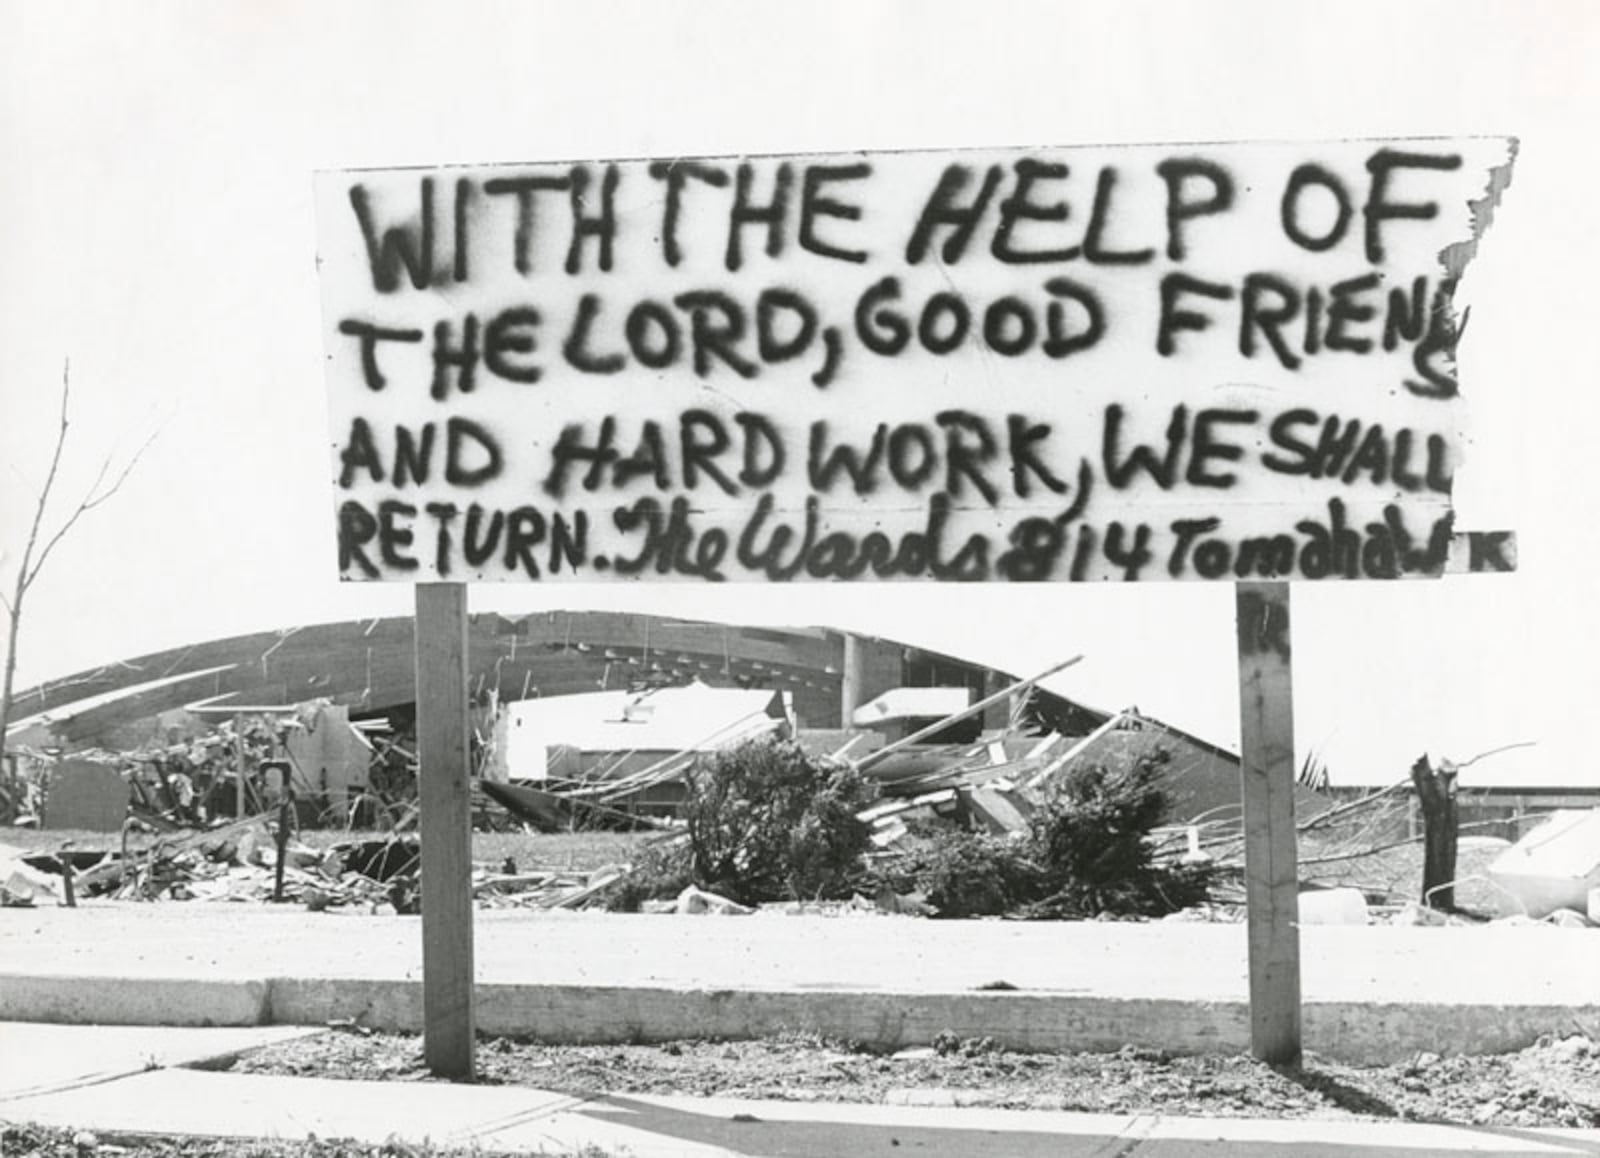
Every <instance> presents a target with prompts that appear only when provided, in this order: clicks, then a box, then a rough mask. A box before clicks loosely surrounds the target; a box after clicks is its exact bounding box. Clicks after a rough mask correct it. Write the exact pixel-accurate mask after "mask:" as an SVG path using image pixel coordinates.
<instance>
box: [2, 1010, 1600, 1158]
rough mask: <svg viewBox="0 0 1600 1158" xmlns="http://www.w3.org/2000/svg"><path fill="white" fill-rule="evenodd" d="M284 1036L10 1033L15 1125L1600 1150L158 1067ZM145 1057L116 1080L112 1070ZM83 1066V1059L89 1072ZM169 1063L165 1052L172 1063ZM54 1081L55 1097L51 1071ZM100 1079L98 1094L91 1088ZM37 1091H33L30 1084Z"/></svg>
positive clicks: (1155, 1154) (840, 1144)
mask: <svg viewBox="0 0 1600 1158" xmlns="http://www.w3.org/2000/svg"><path fill="white" fill-rule="evenodd" d="M273 1035H281V1031H275V1030H270V1029H256V1030H216V1029H188V1030H170V1029H169V1030H154V1031H147V1030H127V1029H122V1030H111V1031H108V1030H104V1029H99V1028H90V1027H80V1026H65V1027H64V1026H51V1027H40V1026H17V1025H7V1024H0V1057H4V1058H7V1059H16V1058H26V1059H31V1062H30V1061H24V1062H22V1063H20V1064H19V1063H17V1062H15V1061H14V1060H12V1061H8V1062H7V1065H6V1067H5V1068H0V1120H5V1121H11V1122H18V1123H32V1124H38V1125H48V1126H58V1127H64V1128H71V1129H74V1130H82V1129H86V1130H90V1131H93V1132H95V1133H97V1134H102V1135H110V1136H112V1137H115V1136H118V1135H128V1134H185V1135H193V1136H202V1137H247V1138H277V1139H300V1138H309V1137H313V1136H315V1137H317V1138H322V1139H342V1138H348V1139H353V1140H356V1141H359V1142H364V1143H373V1144H376V1143H383V1142H386V1141H389V1140H391V1139H397V1140H400V1141H403V1142H406V1143H410V1144H421V1143H432V1144H434V1145H438V1146H446V1147H462V1148H470V1149H475V1150H477V1151H480V1152H483V1151H511V1152H521V1153H535V1154H565V1153H577V1152H584V1153H588V1152H589V1151H588V1150H587V1149H586V1148H588V1147H598V1148H599V1149H600V1150H601V1151H602V1152H603V1153H606V1154H616V1155H623V1154H626V1155H630V1156H632V1158H737V1156H750V1158H756V1156H761V1158H788V1156H791V1155H793V1156H802V1155H803V1156H806V1158H816V1156H819V1155H846V1154H848V1155H856V1154H889V1153H891V1152H893V1153H917V1154H921V1155H927V1156H929V1158H971V1155H974V1154H986V1155H987V1154H994V1155H1010V1156H1016V1158H1035V1156H1037V1158H1045V1156H1047V1155H1048V1156H1050V1158H1074V1156H1080V1155H1081V1156H1088V1155H1100V1156H1106V1155H1116V1156H1118V1158H1191V1156H1200V1155H1204V1156H1213V1155H1215V1156H1221V1155H1245V1156H1246V1158H1254V1156H1261V1158H1266V1156H1268V1155H1310V1156H1318V1155H1322V1156H1326V1158H1360V1156H1361V1155H1369V1154H1370V1155H1379V1154H1416V1155H1425V1154H1432V1155H1453V1154H1475V1155H1508V1156H1509V1155H1518V1156H1526V1155H1589V1156H1593V1155H1600V1130H1506V1129H1490V1128H1467V1127H1453V1126H1432V1125H1417V1124H1410V1123H1390V1122H1349V1121H1285V1122H1275V1121H1265V1120H1260V1119H1226V1118H1217V1119H1200V1118H1170V1117H1161V1116H1155V1115H1102V1114H1071V1113H1062V1112H1058V1111H1037V1112H1033V1111H1012V1110H979V1109H945V1108H910V1107H889V1106H857V1105H836V1104H823V1103H796V1102H773V1101H742V1100H737V1099H730V1098H689V1097H647V1096H609V1097H601V1098H592V1099H579V1098H573V1097H568V1096H566V1095H562V1094H558V1093H551V1092H548V1091H543V1090H536V1089H526V1088H521V1087H508V1086H472V1085H449V1084H445V1083H416V1082H342V1081H331V1080H320V1079H310V1078H289V1077H265V1076H257V1075H246V1074H233V1073H227V1072H197V1071H195V1070H189V1069H169V1068H147V1066H150V1065H158V1064H172V1063H174V1062H182V1063H184V1064H191V1065H192V1064H202V1063H204V1062H206V1060H207V1059H213V1058H216V1057H228V1056H233V1055H236V1054H237V1053H239V1052H240V1051H241V1050H243V1049H248V1048H251V1047H252V1045H254V1044H266V1042H267V1041H269V1040H272V1039H273ZM116 1057H122V1058H125V1059H133V1058H142V1059H144V1060H143V1061H142V1062H141V1064H140V1069H139V1072H133V1073H128V1074H125V1075H123V1076H116V1075H110V1076H107V1075H108V1071H107V1068H106V1062H107V1060H108V1059H111V1058H116ZM74 1059H77V1060H76V1065H75V1064H74ZM159 1059H166V1060H165V1061H164V1062H162V1061H160V1060H159ZM30 1071H31V1072H32V1073H34V1074H35V1075H36V1074H37V1073H40V1072H49V1073H51V1074H53V1075H54V1082H53V1084H52V1085H50V1088H41V1085H40V1083H39V1081H38V1080H37V1078H36V1077H23V1076H21V1075H23V1074H24V1073H26V1072H30ZM96 1081H97V1084H93V1085H90V1084H89V1083H90V1082H96ZM24 1082H25V1083H27V1084H23V1083H24Z"/></svg>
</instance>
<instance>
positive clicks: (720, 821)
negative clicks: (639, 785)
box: [684, 739, 871, 904]
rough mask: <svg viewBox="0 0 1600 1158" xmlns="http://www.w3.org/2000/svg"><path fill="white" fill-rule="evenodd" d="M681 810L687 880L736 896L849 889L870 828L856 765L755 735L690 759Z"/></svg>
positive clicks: (779, 896) (755, 899)
mask: <svg viewBox="0 0 1600 1158" xmlns="http://www.w3.org/2000/svg"><path fill="white" fill-rule="evenodd" d="M687 786H688V797H687V799H686V800H685V802H684V819H685V820H686V821H687V822H688V830H689V854H688V856H689V859H688V865H689V871H690V873H691V874H692V876H693V878H694V883H695V884H697V885H699V886H700V887H701V888H703V889H708V890H710V891H711V892H715V893H719V894H721V895H722V896H725V897H728V898H729V899H731V900H735V901H738V902H740V903H742V904H757V903H760V902H762V901H778V900H787V899H791V898H797V897H805V898H810V897H836V896H841V895H848V894H849V892H850V890H851V886H852V885H853V884H854V883H855V882H856V880H857V879H858V878H859V876H860V873H861V856H862V854H863V853H864V852H866V850H867V848H868V847H869V846H870V844H871V840H870V835H871V828H870V827H869V826H868V825H867V824H866V823H865V822H863V821H861V820H859V819H857V816H856V814H857V813H858V812H860V811H861V809H863V808H864V807H866V805H867V804H868V803H869V802H870V795H871V794H870V790H869V789H868V787H867V786H866V784H865V783H864V782H863V781H862V779H861V777H860V775H859V774H858V773H856V772H855V771H854V769H851V768H848V767H846V766H843V765H837V764H833V763H830V762H827V761H823V760H819V759H815V758H813V757H811V756H808V755H807V754H806V753H805V751H804V750H802V749H801V747H800V746H799V745H798V744H796V743H794V742H793V741H789V740H773V739H760V740H754V741H750V742H748V743H745V744H740V745H738V746H737V747H733V748H729V749H725V750H723V751H720V752H717V753H714V754H713V755H711V756H709V757H706V758H703V759H701V760H699V761H696V763H695V764H694V766H693V767H692V768H691V769H690V771H689V773H688V776H687Z"/></svg>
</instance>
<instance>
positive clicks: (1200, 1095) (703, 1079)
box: [233, 1030, 1600, 1127]
mask: <svg viewBox="0 0 1600 1158" xmlns="http://www.w3.org/2000/svg"><path fill="white" fill-rule="evenodd" d="M477 1059H478V1069H479V1080H480V1081H483V1082H490V1083H495V1084H505V1085H526V1086H536V1087H539V1088H541V1089H548V1090H556V1091H560V1092H564V1093H569V1094H573V1095H578V1096H583V1095H591V1094H600V1093H612V1094H687V1095H700V1096H712V1095H718V1096H725V1097H740V1098H775V1099H782V1100H787V1101H837V1102H858V1103H876V1104H894V1103H900V1104H918V1105H960V1106H986V1107H991V1108H1000V1109H1035V1110H1039V1109H1043V1110H1076V1111H1085V1112H1100V1113H1163V1114H1176V1115H1187V1116H1197V1117H1256V1118H1318V1119H1329V1118H1358V1119H1391V1120H1406V1121H1421V1122H1440V1123H1459V1124H1473V1125H1493V1126H1519V1127H1520V1126H1586V1127H1600V1043H1596V1042H1594V1041H1591V1040H1590V1039H1589V1038H1586V1037H1570V1038H1566V1039H1564V1040H1550V1041H1543V1042H1540V1043H1539V1044H1538V1045H1535V1046H1533V1047H1532V1048H1529V1049H1527V1050H1524V1051H1522V1052H1521V1053H1517V1054H1508V1055H1503V1056H1492V1057H1440V1056H1438V1055H1436V1054H1422V1055H1419V1056H1417V1057H1415V1058H1413V1059H1411V1060H1409V1061H1407V1062H1405V1063H1402V1064H1398V1065H1391V1066H1382V1067H1355V1066H1347V1065H1340V1064H1338V1063H1335V1062H1331V1061H1326V1060H1323V1059H1320V1058H1315V1057H1311V1058H1308V1059H1307V1060H1306V1062H1305V1063H1304V1064H1303V1065H1302V1066H1301V1067H1298V1068H1274V1067H1271V1066H1268V1065H1265V1064H1264V1063H1261V1062H1258V1061H1255V1060H1254V1059H1252V1058H1249V1057H1246V1056H1215V1055H1207V1056H1196V1057H1171V1056H1168V1055H1166V1054H1163V1053H1157V1052H1151V1051H1146V1050H1136V1049H1133V1048H1131V1047H1129V1048H1125V1049H1123V1050H1121V1051H1120V1052H1118V1053H1110V1054H1091V1053H1083V1054H1021V1053H1010V1052H1006V1051H1002V1050H998V1049H995V1048H993V1047H992V1045H990V1043H988V1042H987V1041H985V1040H965V1041H962V1040H956V1039H953V1038H951V1039H948V1040H942V1041H940V1042H939V1043H938V1045H937V1046H936V1047H934V1048H928V1049H919V1050H906V1051H902V1052H900V1053H898V1054H893V1055H882V1054H874V1053H869V1052H866V1051H863V1050H859V1049H855V1048H852V1047H850V1046H849V1045H846V1044H841V1043H836V1042H827V1041H821V1040H818V1039H816V1038H812V1037H798V1036H786V1037H782V1038H776V1039H769V1040H761V1041H741V1042H705V1041H693V1042H690V1041H686V1042H674V1043H668V1044H665V1045H659V1046H643V1045H639V1046H550V1045H540V1044H537V1043H532V1042H521V1041H514V1040H510V1039H506V1038H494V1039H485V1040H484V1041H483V1042H482V1043H481V1044H480V1046H479V1048H478V1051H477ZM233 1068H234V1069H235V1070H236V1071H238V1072H248V1073H270V1074H287V1075H296V1074H297V1075H304V1076H316V1077H337V1078H350V1079H356V1080H367V1081H428V1080H431V1078H430V1076H429V1075H428V1073H427V1070H426V1068H425V1067H424V1065H423V1063H422V1043H421V1039H420V1038H419V1037H417V1036H415V1035H404V1034H400V1035H392V1034H377V1033H365V1032H360V1031H355V1030H335V1031H330V1032H328V1033H324V1034H319V1035H317V1036H314V1037H310V1038H303V1039H300V1040H297V1041H293V1042H286V1043H283V1044H281V1045H275V1046H271V1047H268V1048H266V1049H263V1050H260V1051H257V1052H255V1053H252V1054H249V1055H247V1056H245V1057H244V1058H241V1059H240V1060H239V1061H238V1062H236V1063H235V1065H234V1067H233Z"/></svg>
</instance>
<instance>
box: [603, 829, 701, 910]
mask: <svg viewBox="0 0 1600 1158" xmlns="http://www.w3.org/2000/svg"><path fill="white" fill-rule="evenodd" d="M693 883H694V874H693V873H691V872H690V871H689V849H688V847H687V846H686V845H684V844H682V843H678V842H673V843H671V844H658V845H651V846H649V847H647V848H645V849H644V851H643V852H642V853H641V854H640V855H639V856H638V857H636V858H635V859H634V863H633V871H632V872H630V873H629V874H628V875H627V876H625V877H623V878H622V879H621V880H619V881H618V882H617V883H616V884H614V885H612V886H611V888H610V889H609V890H607V892H606V894H605V898H606V908H608V909H610V910H612V911H613V912H617V913H637V912H638V911H639V909H640V908H641V907H642V906H643V905H644V902H646V901H654V900H658V899H660V898H663V897H675V896H677V895H678V894H679V893H681V892H683V890H684V889H685V888H686V887H688V886H689V885H691V884H693Z"/></svg>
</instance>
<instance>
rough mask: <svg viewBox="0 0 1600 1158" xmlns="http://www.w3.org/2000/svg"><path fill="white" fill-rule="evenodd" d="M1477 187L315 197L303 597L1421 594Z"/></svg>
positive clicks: (1027, 180)
mask: <svg viewBox="0 0 1600 1158" xmlns="http://www.w3.org/2000/svg"><path fill="white" fill-rule="evenodd" d="M1513 152H1514V143H1513V142H1510V141H1506V140H1501V139H1465V140H1415V141H1376V142H1360V141H1342V142H1333V143H1321V144H1225V145H1194V146H1139V147H1100V148H1065V149H1030V150H1004V151H971V152H968V151H960V152H925V153H886V154H851V155H841V156H772V157H737V158H711V159H707V158H692V159H687V158H686V159H676V160H654V161H649V160H646V161H594V162H579V163H569V164H531V165H503V166H482V167H479V166H464V167H451V168H437V169H400V170H384V171H356V172H339V173H324V174H319V177H318V185H317V201H318V220H319V229H320V248H319V255H320V268H321V280H322V287H323V301H324V319H323V324H324V331H325V333H324V340H325V347H326V353H327V367H328V383H329V399H330V411H331V419H332V434H333V443H332V452H333V453H332V461H333V475H334V490H335V499H336V507H337V527H338V553H339V571H340V574H341V575H342V576H343V577H344V578H346V579H351V580H398V581H406V582H415V581H421V580H433V579H441V580H452V581H468V580H471V581H480V580H517V581H529V580H533V581H540V582H544V581H550V580H572V579H577V580H596V579H607V578H619V579H641V578H668V579H680V580H706V581H720V580H805V579H810V580H837V579H857V580H871V579H895V580H903V579H923V580H926V579H937V580H964V581H971V580H1020V581H1038V580H1088V579H1114V580H1152V579H1209V580H1227V581H1234V580H1238V579H1257V578H1295V579H1323V578H1345V579H1387V578H1396V577H1401V576H1407V575H1437V574H1439V573H1441V571H1443V570H1444V569H1445V566H1446V561H1447V557H1448V556H1449V555H1450V551H1451V543H1452V537H1453V531H1454V528H1453V514H1452V511H1451V505H1450V493H1451V486H1452V481H1453V479H1454V476H1455V474H1456V472H1457V470H1458V468H1459V467H1460V466H1461V462H1462V457H1463V456H1462V441H1463V429H1462V428H1463V422H1462V403H1461V399H1460V392H1459V389H1458V385H1457V378H1456V367H1455V357H1454V354H1455V347H1456V340H1457V336H1458V325H1459V323H1458V319H1457V315H1456V311H1455V309H1454V307H1453V295H1454V291H1455V289H1456V286H1457V283H1458V280H1459V278H1460V276H1461V273H1462V271H1463V269H1464V268H1465V266H1466V264H1467V261H1468V260H1469V259H1470V257H1471V255H1472V254H1473V252H1474V250H1475V247H1476V245H1477V243H1478V239H1479V237H1480V235H1481V234H1482V232H1483V231H1484V229H1485V228H1487V226H1488V224H1489V222H1490V219H1491V217H1492V215H1493V212H1494V210H1495V208H1496V207H1497V205H1498V202H1499V198H1500V194H1501V192H1502V190H1503V189H1504V187H1505V186H1506V184H1507V183H1508V182H1509V180H1510V164H1511V157H1512V154H1513ZM1509 550H1510V548H1509V546H1508V545H1507V544H1506V543H1505V541H1504V540H1503V539H1502V538H1496V537H1494V536H1488V537H1480V538H1478V539H1476V540H1474V542H1473V550H1472V560H1471V564H1472V566H1473V568H1474V569H1491V570H1492V569H1501V568H1504V567H1508V566H1510V560H1509Z"/></svg>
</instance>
